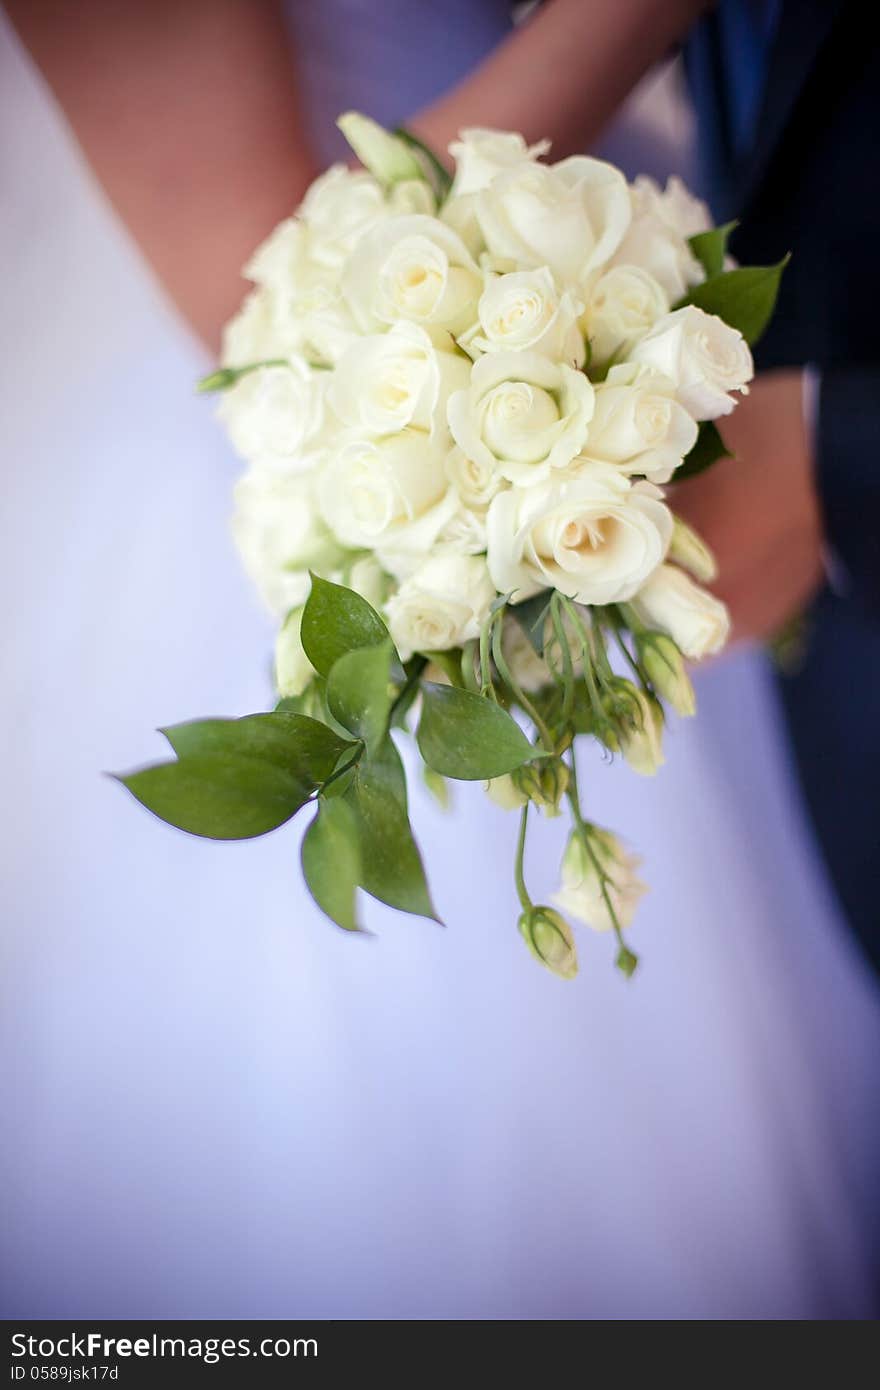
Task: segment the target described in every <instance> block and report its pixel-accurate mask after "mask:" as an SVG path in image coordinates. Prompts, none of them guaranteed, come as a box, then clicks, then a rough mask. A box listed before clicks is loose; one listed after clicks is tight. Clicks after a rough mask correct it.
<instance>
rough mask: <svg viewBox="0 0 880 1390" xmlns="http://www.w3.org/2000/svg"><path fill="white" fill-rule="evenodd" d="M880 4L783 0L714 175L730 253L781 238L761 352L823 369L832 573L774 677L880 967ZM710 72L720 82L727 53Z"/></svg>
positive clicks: (826, 839)
mask: <svg viewBox="0 0 880 1390" xmlns="http://www.w3.org/2000/svg"><path fill="white" fill-rule="evenodd" d="M706 22H707V23H708V24H709V25H710V26H711V24H712V22H713V21H712V20H711V18H710V19H709V20H708V21H706ZM876 22H877V16H876V12H875V7H874V6H873V5H868V4H866V3H864V0H838V3H834V0H788V2H787V3H784V4H783V6H782V12H781V15H780V20H779V26H778V29H777V33H776V37H775V41H774V45H773V50H772V53H771V56H770V64H769V69H768V75H767V83H766V88H765V94H764V102H763V109H762V111H761V114H760V119H759V121H758V127H757V137H756V141H755V145H754V148H753V149H752V150H751V151H750V152H749V153H748V155H747V156H746V157H743V158H741V159H740V160H739V161H737V160H735V159H733V158H732V157H731V156H730V154H729V150H727V149H726V148H725V144H724V140H723V139H721V140H720V141H719V142H717V144H716V157H717V159H718V160H719V161H721V163H722V164H723V163H724V161H725V160H726V168H721V169H720V170H718V169H716V170H715V171H714V172H715V174H716V178H715V179H714V180H713V182H714V184H715V186H716V187H721V188H723V187H725V185H726V190H727V195H728V196H727V198H726V199H725V201H726V203H727V207H726V208H723V209H722V211H723V212H724V214H725V215H730V213H731V212H732V213H733V215H735V216H737V217H739V218H740V227H739V228H738V230H737V232H736V234H735V236H734V239H733V242H732V244H731V249H732V251H733V253H734V254H735V255H736V256H737V257H738V258H739V259H740V260H741V261H743V262H746V263H751V264H766V263H769V262H773V261H776V260H778V259H779V257H780V256H781V255H782V254H783V253H784V252H785V251H791V252H792V260H791V263H790V265H789V267H788V269H787V270H786V272H785V275H784V277H783V282H782V290H781V293H780V298H779V305H778V310H777V313H776V317H775V319H774V321H773V323H772V325H771V327H770V329H769V330H768V332H767V334H766V336H765V337H764V339H763V340H762V341H761V343H760V344H759V345H758V349H757V352H756V360H757V365H758V368H759V369H760V368H762V367H764V368H766V367H775V366H793V365H799V364H802V363H815V365H816V366H817V367H818V368H819V370H820V372H821V387H820V391H819V402H818V405H819V409H818V428H817V470H818V482H819V489H820V494H821V501H822V505H823V509H824V516H825V524H826V532H827V536H828V538H829V542H830V546H831V548H832V551H833V553H834V555H835V556H836V560H837V565H836V567H835V571H834V581H833V582H834V590H835V591H834V592H832V590H831V589H830V588H828V589H826V590H825V591H824V592H823V593H822V594H821V595H820V597H819V599H818V601H817V602H816V604H815V605H814V607H813V611H812V613H811V614H810V627H811V631H810V636H809V646H808V650H807V654H806V659H805V661H804V664H803V666H802V668H801V669H800V670H799V671H798V672H797V673H796V674H794V675H792V676H789V677H780V680H779V687H780V691H781V696H782V700H783V704H784V707H785V712H786V716H787V721H788V727H789V729H790V733H791V739H792V744H793V748H794V752H795V755H796V759H797V764H798V768H799V771H800V777H801V781H802V784H803V789H804V793H805V795H806V799H807V803H808V805H809V808H810V811H811V814H812V818H813V823H814V825H815V828H816V831H817V834H818V837H819V840H820V842H821V844H822V847H823V849H824V851H825V856H826V859H827V862H828V866H829V868H830V870H831V875H832V878H833V881H834V883H835V885H836V887H837V891H838V894H839V897H840V900H841V902H842V904H843V907H844V909H845V912H846V914H847V915H848V917H849V920H850V921H851V923H852V925H853V927H854V928H855V929H856V931H857V932H858V934H859V936H860V937H861V940H862V942H863V944H864V946H865V948H866V950H867V951H868V953H869V954H870V955H871V956H872V958H873V960H874V962H875V963H876V964H877V965H878V967H880V44H878V41H877V36H876ZM702 37H703V38H705V37H706V35H705V33H704V35H703V36H702ZM717 72H718V75H719V80H720V81H721V82H722V83H723V81H724V76H723V63H722V62H719V66H718V68H717ZM721 96H722V97H723V91H722V93H721ZM699 114H700V113H699V112H698V115H699ZM717 114H718V113H717V112H716V113H715V115H716V116H717ZM707 119H708V115H707ZM719 172H720V174H721V178H720V180H719V178H718V177H717V175H718V174H719Z"/></svg>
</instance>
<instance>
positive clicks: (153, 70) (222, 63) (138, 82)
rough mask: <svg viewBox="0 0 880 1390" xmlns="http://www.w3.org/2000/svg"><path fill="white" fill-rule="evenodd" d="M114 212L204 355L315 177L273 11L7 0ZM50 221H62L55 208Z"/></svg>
mask: <svg viewBox="0 0 880 1390" xmlns="http://www.w3.org/2000/svg"><path fill="white" fill-rule="evenodd" d="M7 10H8V12H9V15H10V18H11V19H12V21H13V23H14V24H15V26H16V28H17V29H18V31H19V33H20V35H21V37H22V39H23V40H24V42H25V44H26V45H27V46H28V48H29V49H30V51H31V53H32V55H33V57H34V59H35V61H36V62H37V63H38V65H39V66H40V68H41V69H42V71H43V73H44V75H45V77H46V78H47V80H48V82H49V84H50V86H51V87H52V89H53V92H54V94H55V96H56V98H57V99H58V101H59V103H60V105H61V106H62V107H63V109H64V112H65V115H66V116H67V119H68V120H69V122H70V124H71V126H72V127H73V130H74V132H75V134H76V136H77V139H78V140H79V142H80V144H81V146H82V148H83V150H84V151H85V153H86V156H87V157H88V159H89V162H90V163H91V165H92V167H93V169H94V170H95V172H96V174H97V175H98V178H99V179H100V180H101V182H102V184H103V185H104V188H105V190H106V191H107V193H108V194H109V196H110V198H111V200H112V202H113V203H114V205H115V206H116V208H117V210H118V211H119V213H120V214H121V216H122V217H123V218H124V220H125V221H126V223H127V224H128V226H129V227H130V229H131V231H132V233H133V235H134V236H135V237H136V239H137V241H138V242H139V243H140V245H141V247H142V249H143V251H144V253H145V255H146V256H147V258H148V259H149V260H150V262H151V263H152V265H153V266H154V268H155V269H156V271H157V273H158V274H159V276H160V278H161V279H162V280H163V282H164V283H165V285H166V287H167V288H168V290H169V291H170V293H171V295H172V296H173V298H174V299H175V301H176V302H177V304H178V305H179V307H180V309H181V310H182V311H183V313H184V314H185V315H186V317H187V318H188V319H189V321H190V322H191V323H192V324H193V325H194V326H195V328H196V329H197V330H198V332H199V333H200V334H201V335H202V336H203V337H204V338H205V340H206V341H207V342H209V343H212V344H216V342H217V340H218V338H219V330H220V325H221V324H222V323H224V322H225V320H226V319H227V318H229V317H230V315H231V314H232V312H233V311H234V309H235V308H236V307H237V305H238V303H239V302H240V300H241V297H242V288H243V287H242V282H241V280H240V278H239V273H240V269H241V266H242V265H243V264H244V262H245V260H246V259H247V257H248V256H249V254H250V253H251V251H253V249H254V247H255V246H256V245H257V243H258V242H259V241H260V240H261V239H262V238H263V237H264V236H265V235H266V233H267V232H268V231H269V230H270V229H271V228H272V227H273V226H274V225H275V224H276V223H277V222H280V221H281V219H282V218H283V217H286V216H289V214H290V211H291V209H292V208H293V207H295V206H296V204H297V203H298V202H299V200H300V198H301V197H302V194H303V192H304V190H305V188H306V186H307V184H308V183H309V181H310V180H311V179H312V178H313V177H314V175H315V174H316V173H317V168H316V167H315V165H314V164H313V162H312V159H311V157H310V155H309V152H308V149H307V147H306V144H305V141H304V139H303V137H302V135H301V133H300V132H301V123H300V120H299V116H298V112H297V106H296V92H295V87H294V83H293V81H292V78H291V61H290V45H289V39H288V35H287V32H286V30H285V29H284V26H283V20H282V16H281V8H280V5H279V4H276V3H272V2H270V0H76V3H75V4H72V3H70V0H7ZM58 213H59V216H60V217H63V216H64V209H63V208H59V210H58Z"/></svg>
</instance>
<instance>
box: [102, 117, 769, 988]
mask: <svg viewBox="0 0 880 1390" xmlns="http://www.w3.org/2000/svg"><path fill="white" fill-rule="evenodd" d="M339 124H340V126H341V128H342V130H343V132H344V133H345V135H346V137H347V138H348V140H349V143H350V144H351V146H352V148H353V149H354V151H355V153H356V154H357V155H358V156H359V158H360V160H361V163H362V164H363V166H364V168H363V169H362V170H360V171H357V172H353V171H351V170H350V169H348V168H346V167H344V166H342V165H337V166H335V167H333V168H331V169H330V170H329V171H328V172H327V173H325V174H323V175H322V176H321V177H320V178H319V179H317V180H316V182H315V183H314V184H313V185H312V186H311V188H310V189H309V191H308V193H307V194H306V197H305V200H304V202H303V203H302V206H301V207H300V208H299V210H298V212H297V213H296V215H295V216H294V217H292V218H291V219H290V220H289V221H286V222H284V223H282V224H281V226H280V227H278V228H277V229H276V231H275V232H273V234H272V235H271V236H270V238H269V239H268V241H266V242H265V243H264V244H263V245H262V246H261V247H260V248H259V249H258V250H257V252H256V253H255V255H254V256H253V258H252V260H251V261H250V263H249V265H248V266H247V267H246V270H245V274H246V276H247V277H248V278H249V279H250V280H251V281H252V282H253V284H254V289H253V290H252V292H251V293H250V295H249V296H248V298H247V299H246V300H245V302H244V305H243V308H242V309H241V311H240V313H239V314H238V315H237V317H236V318H234V319H233V321H232V322H231V323H230V324H229V325H228V327H227V330H226V334H225V343H224V355H223V363H224V365H223V366H222V368H221V369H220V370H219V371H217V372H214V373H213V374H212V375H211V376H210V377H208V378H206V379H205V380H204V381H203V382H202V383H201V386H202V387H203V389H205V390H217V391H222V392H223V393H224V394H223V397H222V404H221V407H220V413H221V416H222V419H223V421H224V423H225V425H226V427H227V429H228V431H229V434H230V436H231V439H232V442H233V444H234V445H235V447H236V449H237V450H238V452H239V453H240V454H241V455H242V456H243V458H244V459H246V460H247V463H248V471H247V472H246V474H245V476H244V477H243V478H242V479H241V481H240V482H239V483H238V486H237V489H236V513H235V518H234V532H235V537H236V540H237V543H238V546H239V548H240V550H241V555H242V558H243V561H244V565H245V567H246V569H247V570H248V572H249V574H250V576H251V578H252V579H253V580H254V582H255V583H256V585H257V586H258V588H259V589H260V591H261V593H262V595H263V597H264V598H265V600H266V602H267V603H268V604H269V605H270V607H271V608H272V609H273V610H274V611H275V612H276V613H277V615H278V618H279V620H280V631H279V635H278V641H277V647H276V653H275V670H276V679H277V688H278V694H279V696H280V702H279V704H278V705H277V707H276V709H275V710H274V711H273V712H267V713H261V714H251V715H248V716H246V717H244V718H241V719H208V720H200V721H196V722H192V723H185V724H179V725H177V726H175V727H173V728H170V729H165V730H163V732H164V733H165V735H166V737H167V739H168V741H169V742H170V744H171V747H172V749H173V752H174V753H175V755H176V757H175V759H174V760H173V761H170V762H164V763H161V764H159V765H157V766H154V767H148V768H145V769H143V770H141V771H137V772H134V773H133V774H131V775H129V776H127V777H124V778H123V779H122V780H123V781H124V783H125V785H126V786H127V787H128V788H129V790H130V791H131V792H132V793H133V794H134V795H135V797H137V799H138V800H139V801H141V802H142V803H143V804H144V805H145V806H147V807H148V808H149V809H150V810H151V811H153V812H154V813H155V814H156V815H157V816H159V817H161V818H162V819H163V820H165V821H168V822H170V823H171V824H172V825H175V826H178V827H180V828H181V829H183V830H187V831H189V832H191V833H193V834H196V835H202V836H209V837H211V838H215V839H241V838H246V837H249V836H255V835H262V834H265V833H266V832H267V831H270V830H274V829H275V828H276V827H277V826H280V825H281V824H283V823H284V822H285V821H288V820H289V819H290V818H291V817H293V816H294V815H295V814H296V813H297V812H298V811H300V810H302V809H303V808H306V807H308V808H309V810H310V812H311V817H312V818H311V822H310V824H309V826H308V829H307V830H306V833H305V837H304V839H303V842H302V869H303V874H304V876H305V880H306V883H307V885H308V887H309V890H310V892H311V894H312V896H313V898H314V899H315V902H316V903H317V904H318V906H319V907H320V908H321V909H322V910H323V911H324V912H325V913H326V914H327V916H328V917H330V918H331V919H332V920H333V921H334V922H336V923H338V925H339V926H341V927H344V928H346V929H348V930H356V929H357V893H358V890H359V889H363V890H365V891H366V892H367V893H369V894H371V895H372V896H374V897H376V898H378V899H380V900H381V901H383V902H385V903H388V904H390V905H391V906H392V907H395V908H399V909H401V910H403V911H405V912H410V913H416V914H420V915H424V916H427V917H433V916H434V915H435V913H434V908H433V905H432V902H431V897H430V894H429V890H428V886H427V883H426V879H425V873H424V870H423V866H422V860H421V856H420V854H419V850H418V848H417V847H416V843H415V840H414V838H413V834H412V830H411V826H410V820H409V814H408V809H407V788H406V780H405V776H404V771H403V765H402V762H401V758H400V755H399V752H398V749H397V746H396V744H395V742H394V741H393V739H392V737H391V731H392V730H397V731H401V735H405V734H406V733H407V732H409V731H410V729H411V727H412V728H414V730H415V742H416V745H417V747H418V752H419V754H420V755H421V759H422V761H423V763H424V768H425V776H426V779H427V780H428V782H429V785H431V786H432V787H433V788H434V789H435V790H436V791H437V792H438V794H439V795H441V796H442V795H443V793H444V790H445V779H446V778H454V779H460V780H464V781H475V782H482V783H484V784H485V786H486V788H487V790H488V792H489V795H490V796H491V797H492V798H493V799H494V800H496V801H498V802H501V803H502V804H504V805H505V806H508V807H516V808H518V810H519V841H518V847H517V851H516V859H515V869H514V874H515V881H516V887H517V891H518V895H519V899H520V904H521V916H520V918H519V929H520V932H521V933H522V936H523V937H524V939H525V941H526V944H527V945H528V947H529V949H530V950H531V951H532V953H533V954H534V955H535V956H536V957H537V959H538V960H539V961H541V962H542V963H543V964H544V965H546V966H548V967H549V968H550V969H551V970H552V971H554V972H555V973H556V974H557V975H560V976H563V977H565V978H569V977H571V976H573V975H574V974H575V972H576V970H577V958H576V953H575V941H574V936H573V933H572V929H571V926H570V921H571V920H576V921H579V922H583V923H586V924H587V925H588V926H590V927H593V928H595V929H597V930H610V931H612V932H613V933H614V934H615V937H616V941H617V963H618V965H619V966H620V968H621V969H622V970H623V971H624V972H625V973H627V974H630V973H631V972H632V970H633V969H634V968H635V965H636V957H635V955H634V954H633V952H632V951H631V950H630V949H629V947H628V946H627V944H626V942H625V940H624V931H625V930H626V928H627V927H628V926H629V924H630V921H631V919H632V917H633V913H634V911H635V908H636V905H637V902H638V899H639V897H640V895H641V893H642V892H643V891H644V890H643V885H642V883H641V882H640V881H639V879H638V878H637V876H636V870H637V863H638V861H637V860H636V859H635V858H634V857H633V856H632V855H631V854H630V853H629V852H628V851H627V850H626V849H625V848H624V846H623V844H622V842H621V841H620V840H619V839H618V838H617V837H616V836H615V835H614V834H613V833H612V832H611V831H610V830H608V829H605V828H603V827H601V826H599V825H597V824H595V823H594V822H593V821H592V820H591V819H590V818H589V814H588V811H587V809H586V808H585V806H584V805H583V803H582V800H581V794H580V791H579V788H578V779H577V771H576V762H575V756H574V747H575V745H576V741H577V739H578V737H579V736H580V735H590V736H592V737H593V738H595V739H598V740H599V742H600V743H601V744H602V746H603V747H604V748H605V749H607V750H608V752H609V755H613V754H618V753H619V754H621V755H622V756H623V757H624V758H625V759H626V760H627V762H629V763H630V764H631V766H632V767H633V768H634V770H635V771H636V772H638V773H642V774H651V773H653V772H654V771H655V770H656V769H657V767H658V766H659V764H660V763H661V762H662V760H663V754H662V738H663V727H664V718H665V714H664V706H669V707H671V708H672V709H673V710H675V711H677V713H678V714H681V715H692V714H693V713H694V708H695V705H694V694H693V689H692V687H691V683H690V680H689V677H688V674H687V670H686V665H685V663H686V662H688V661H698V660H699V659H700V658H702V657H705V656H706V655H708V654H711V653H714V652H717V651H718V650H719V649H720V648H721V647H722V645H723V643H724V641H725V639H726V636H727V632H728V618H727V613H726V611H725V609H724V606H723V605H722V604H721V603H720V602H719V601H718V600H717V599H716V598H714V597H713V596H712V595H711V594H710V593H708V592H707V591H706V590H705V589H704V588H702V587H700V584H701V583H706V582H708V581H711V579H712V578H713V577H714V572H715V571H714V563H713V559H712V556H711V554H710V553H709V551H708V549H707V547H706V546H705V545H704V544H703V543H702V541H701V540H700V538H699V537H698V536H697V535H696V534H695V533H694V532H693V531H692V530H691V529H689V528H688V527H687V526H686V525H685V524H684V523H683V522H682V521H680V520H679V519H677V518H676V516H675V514H674V511H673V510H672V509H671V508H670V506H669V504H668V502H667V501H666V500H665V498H664V492H663V487H664V485H665V484H667V483H669V482H671V481H673V480H678V479H681V478H684V477H687V476H691V475H693V474H695V473H697V472H698V471H700V470H701V469H703V468H706V467H708V466H709V465H710V464H712V463H713V462H715V461H716V460H717V459H719V458H721V457H722V456H723V455H724V453H725V450H724V446H723V443H722V441H721V437H720V435H719V433H718V431H717V428H716V426H715V424H714V423H713V422H714V421H715V420H716V419H718V418H719V417H721V416H724V415H726V414H728V413H729V412H730V411H731V410H733V408H734V405H735V403H736V394H735V393H737V392H740V393H742V392H745V391H746V390H747V389H748V388H747V383H748V381H749V379H750V378H751V376H752V370H753V369H752V357H751V353H750V351H749V343H751V342H753V341H754V340H755V338H757V336H758V335H759V334H760V333H761V331H762V330H763V328H764V327H765V325H766V323H767V321H768V318H769V316H770V314H771V312H772V308H773V304H774V300H775V296H776V291H777V288H778V283H779V276H780V273H781V270H782V264H780V265H777V266H774V267H764V268H738V267H733V266H732V265H731V263H730V261H729V258H728V257H727V253H726V243H727V237H728V234H729V232H730V230H731V228H730V226H727V227H719V228H714V229H713V228H712V226H711V223H710V219H709V217H708V214H707V211H706V208H705V207H704V206H703V204H702V203H700V202H698V201H697V200H696V199H695V198H694V197H692V196H691V195H690V194H689V193H688V192H687V190H686V189H685V188H684V186H683V185H682V184H681V183H680V182H679V181H678V180H675V179H671V180H670V181H669V183H668V184H667V186H666V188H665V190H662V191H661V189H660V188H659V187H658V186H657V185H656V184H655V183H654V182H652V181H651V180H650V179H646V178H639V179H637V180H636V181H635V183H634V184H632V185H630V184H628V183H627V181H626V180H625V178H624V177H623V175H622V174H621V173H620V172H619V171H618V170H617V169H615V168H614V167H612V166H611V165H610V164H606V163H603V162H602V161H600V160H597V159H591V158H587V157H584V156H575V157H574V158H569V159H564V160H562V161H561V162H560V163H556V164H550V163H547V162H545V160H544V156H545V155H546V153H547V149H548V146H547V144H546V142H544V143H541V144H539V145H534V146H532V147H531V148H529V147H527V145H526V143H525V141H524V140H523V139H522V137H521V136H519V135H516V134H506V133H499V132H494V131H488V130H467V131H464V132H463V133H462V136H461V138H460V140H459V141H458V142H456V143H454V144H453V145H452V146H451V147H450V153H451V154H452V156H453V157H454V160H455V174H454V177H453V178H451V179H450V177H449V175H448V174H447V172H446V170H445V168H444V167H443V165H442V164H441V163H439V161H437V159H436V158H435V157H434V156H433V155H432V154H431V153H430V151H428V150H427V149H426V148H425V146H423V145H421V144H420V142H419V141H417V140H416V139H415V138H414V137H413V136H411V135H410V134H408V133H407V132H406V131H403V130H401V131H398V132H396V133H395V134H390V133H388V132H386V131H384V130H382V129H381V128H380V127H378V126H376V125H375V124H374V123H373V122H372V121H370V120H368V119H367V118H366V117H364V116H359V115H356V114H354V113H351V114H349V115H347V116H344V117H342V118H341V119H340V122H339ZM563 804H564V805H565V806H566V807H567V809H568V813H569V816H570V821H571V828H570V834H569V838H568V842H567V846H566V848H565V851H564V854H563V855H562V864H561V886H560V889H559V892H558V894H557V896H556V898H555V904H556V905H555V906H554V907H550V906H546V905H543V904H536V903H534V902H533V900H532V898H531V896H530V894H529V891H528V888H527V885H526V877H525V867H524V850H525V842H526V832H527V827H528V820H529V815H530V813H532V811H533V810H534V809H535V808H537V809H539V810H540V811H542V812H544V813H545V814H548V815H555V814H557V813H558V812H559V810H560V807H561V806H562V805H563Z"/></svg>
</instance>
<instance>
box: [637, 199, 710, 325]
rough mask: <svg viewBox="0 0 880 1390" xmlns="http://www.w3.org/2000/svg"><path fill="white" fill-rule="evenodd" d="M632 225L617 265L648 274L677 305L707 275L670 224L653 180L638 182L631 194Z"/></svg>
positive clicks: (685, 238)
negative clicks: (640, 270) (638, 269)
mask: <svg viewBox="0 0 880 1390" xmlns="http://www.w3.org/2000/svg"><path fill="white" fill-rule="evenodd" d="M631 196H632V221H631V222H630V224H629V228H628V230H627V233H626V236H625V237H624V238H623V240H622V241H621V243H620V245H619V246H618V248H617V251H616V253H615V257H614V263H615V265H637V266H640V267H641V269H642V270H647V271H648V272H649V274H651V275H652V276H653V277H654V279H655V280H656V281H657V282H658V284H660V285H661V286H662V287H663V290H664V291H665V293H666V294H667V295H668V296H669V299H670V301H671V302H672V303H674V302H675V301H676V300H677V299H681V298H682V296H683V295H685V294H687V292H688V290H689V289H690V288H691V286H693V285H697V284H699V283H700V281H701V280H703V279H705V272H704V271H703V267H702V266H701V265H700V262H699V261H698V260H697V258H696V256H695V255H694V253H693V251H692V250H691V248H690V246H689V245H688V242H687V237H686V236H685V235H683V234H682V233H681V232H680V231H679V230H678V228H677V227H676V226H675V225H674V224H673V222H672V221H671V220H670V215H669V213H668V212H667V210H666V208H665V206H664V205H663V203H662V201H661V194H660V190H659V189H658V188H657V186H656V184H654V183H652V181H651V180H650V179H648V180H644V181H642V182H638V181H637V182H636V184H635V185H634V187H633V188H632V190H631Z"/></svg>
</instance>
